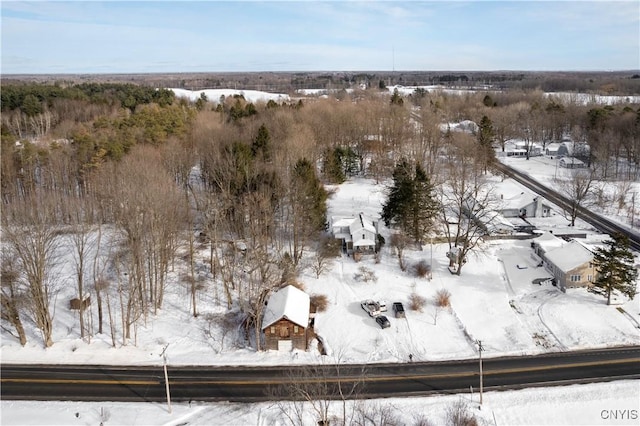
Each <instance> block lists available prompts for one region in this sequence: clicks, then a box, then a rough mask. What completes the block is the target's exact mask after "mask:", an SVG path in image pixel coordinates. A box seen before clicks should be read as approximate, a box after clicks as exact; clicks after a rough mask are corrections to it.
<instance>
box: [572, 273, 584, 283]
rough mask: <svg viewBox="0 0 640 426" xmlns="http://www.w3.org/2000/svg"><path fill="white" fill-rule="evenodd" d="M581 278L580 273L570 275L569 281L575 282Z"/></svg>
mask: <svg viewBox="0 0 640 426" xmlns="http://www.w3.org/2000/svg"><path fill="white" fill-rule="evenodd" d="M581 280H582V276H580V275H571V282H573V283H577V282H580V281H581Z"/></svg>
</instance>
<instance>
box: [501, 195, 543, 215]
mask: <svg viewBox="0 0 640 426" xmlns="http://www.w3.org/2000/svg"><path fill="white" fill-rule="evenodd" d="M501 198H502V200H501V201H502V209H501V213H502V215H503V216H504V217H521V218H527V217H549V216H551V207H550V206H549V205H548V204H547V203H545V202H544V199H542V198H541V197H540V196H535V195H533V194H531V193H529V192H521V193H520V194H517V195H514V196H511V197H504V196H501Z"/></svg>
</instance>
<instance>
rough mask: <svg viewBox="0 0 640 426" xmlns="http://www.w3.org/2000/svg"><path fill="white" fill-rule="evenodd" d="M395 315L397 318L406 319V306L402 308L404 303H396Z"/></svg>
mask: <svg viewBox="0 0 640 426" xmlns="http://www.w3.org/2000/svg"><path fill="white" fill-rule="evenodd" d="M393 313H394V314H395V316H396V318H404V317H405V313H404V306H402V303H400V302H394V304H393Z"/></svg>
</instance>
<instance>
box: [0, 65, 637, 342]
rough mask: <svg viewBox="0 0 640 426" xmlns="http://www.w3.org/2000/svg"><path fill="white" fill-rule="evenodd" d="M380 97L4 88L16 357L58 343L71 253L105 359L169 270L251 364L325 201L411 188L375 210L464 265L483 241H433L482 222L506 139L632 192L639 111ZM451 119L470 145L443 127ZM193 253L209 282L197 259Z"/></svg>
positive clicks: (7, 312)
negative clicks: (199, 274) (266, 316)
mask: <svg viewBox="0 0 640 426" xmlns="http://www.w3.org/2000/svg"><path fill="white" fill-rule="evenodd" d="M445 77H446V76H445ZM447 78H448V77H447ZM376 79H377V77H375V76H374V77H373V80H376ZM381 80H384V79H381ZM445 80H446V78H445ZM632 80H633V81H638V80H639V79H632V78H631V77H625V78H624V79H621V80H618V84H617V85H616V86H615V88H616V90H609V91H608V92H607V93H613V92H615V91H618V90H619V89H621V88H624V87H627V86H626V85H627V84H628V82H629V81H632ZM515 81H518V80H517V79H515ZM525 81H529V80H525ZM382 83H384V81H382ZM407 83H408V82H407ZM547 84H551V85H552V84H554V83H553V80H551V81H549V82H547ZM384 85H385V84H379V83H378V81H375V84H372V87H370V88H364V89H356V90H353V91H349V92H347V91H338V92H336V93H335V95H333V96H328V97H304V98H303V97H300V98H293V97H292V99H291V101H287V102H285V103H276V102H273V101H269V102H266V103H263V102H256V103H252V102H251V101H250V100H247V99H245V98H244V97H243V96H233V97H228V98H222V99H211V100H209V99H206V98H201V99H199V100H198V101H197V102H189V101H187V100H185V99H181V98H176V97H175V96H174V94H173V92H172V91H170V90H166V89H159V90H158V89H156V88H155V87H153V86H149V85H144V84H134V83H124V82H79V83H72V82H65V83H61V82H59V81H54V82H48V83H35V82H32V81H31V82H24V81H22V82H20V81H17V80H8V81H3V84H2V99H1V102H2V105H1V108H2V146H1V148H2V158H1V161H2V165H1V167H2V169H1V177H0V178H1V184H2V187H1V192H2V235H3V239H2V240H3V241H2V327H3V329H4V330H5V331H7V332H9V333H11V334H12V335H14V336H16V338H17V339H19V340H20V341H21V343H22V344H24V343H25V342H26V339H27V336H26V333H25V331H24V323H23V322H24V321H25V319H27V318H28V319H29V320H30V321H32V322H33V323H34V324H35V325H36V327H37V328H38V329H39V330H40V331H41V333H42V338H43V343H44V345H45V346H50V345H52V344H53V343H54V342H53V339H52V330H53V327H54V319H53V316H54V310H53V306H52V304H53V300H54V298H55V294H56V292H58V291H60V288H59V287H58V281H57V280H56V278H55V277H54V276H52V274H51V270H52V268H53V264H54V263H55V257H56V253H57V251H58V250H59V247H60V240H61V238H67V239H68V244H67V246H70V247H73V249H72V250H73V252H74V259H75V265H74V269H75V278H74V282H75V286H74V293H75V295H76V297H77V299H78V300H80V301H84V300H85V299H86V298H87V297H89V296H90V297H91V300H95V302H96V303H97V307H98V308H97V314H96V315H97V317H96V318H95V319H94V320H92V321H91V322H90V323H91V324H95V326H89V325H88V324H89V322H88V321H87V318H85V316H84V315H83V314H82V310H80V312H81V313H80V315H79V321H80V330H81V334H82V337H83V338H87V339H90V337H91V335H92V334H94V333H109V334H110V335H111V337H112V340H113V344H114V346H115V345H116V344H118V343H117V342H119V343H120V344H123V345H124V344H127V343H128V342H130V341H131V339H132V335H133V333H132V327H133V328H135V327H136V324H138V323H139V322H140V321H143V320H144V319H146V318H147V317H148V316H149V315H153V314H154V313H155V312H157V311H158V309H161V308H162V306H163V301H164V295H165V290H166V286H167V285H168V280H167V276H168V273H169V271H171V270H172V269H173V267H174V266H175V263H176V262H183V263H184V264H186V265H187V270H188V271H189V272H188V273H186V274H185V275H184V276H183V277H182V278H181V283H180V285H184V286H185V287H186V288H187V289H188V291H189V294H190V295H191V298H190V300H189V301H188V302H185V303H189V306H190V308H189V309H191V310H192V313H193V315H194V316H198V313H199V309H198V306H197V297H196V295H197V293H198V292H202V291H210V292H213V293H215V294H216V300H219V303H220V304H221V305H224V306H226V308H227V309H228V310H229V311H230V312H231V311H234V312H240V313H241V318H242V321H243V323H244V324H246V326H247V329H248V330H253V331H254V332H255V333H256V342H257V343H256V344H257V345H258V349H260V338H259V331H260V329H261V327H260V321H261V316H262V309H263V307H264V300H265V297H266V295H267V294H268V291H269V290H270V289H272V288H275V287H277V286H279V285H281V284H282V283H285V282H293V281H295V277H296V274H297V272H298V271H299V269H300V268H301V267H303V265H304V261H303V260H304V259H305V257H308V256H319V255H320V254H323V253H328V251H327V250H325V247H324V245H325V244H326V240H325V239H323V238H322V236H323V234H324V232H325V228H326V222H327V217H326V209H327V208H326V202H327V199H328V197H329V196H330V193H329V192H328V191H327V189H326V184H339V183H342V182H344V181H345V180H346V179H349V178H350V177H352V176H364V177H368V178H371V179H375V180H376V181H377V182H380V183H388V182H389V181H390V180H392V179H393V181H394V182H395V184H396V185H400V184H404V183H406V184H407V185H409V186H410V187H411V188H414V189H415V188H422V189H423V192H421V193H420V192H418V193H416V194H417V195H416V197H415V199H416V200H419V201H416V203H418V202H419V203H421V204H419V206H428V207H429V208H428V209H426V211H428V212H429V214H428V215H424V214H417V213H416V207H415V206H417V205H418V204H413V205H407V207H406V209H404V210H402V211H401V210H398V209H395V210H394V209H390V208H388V207H387V210H386V211H385V215H386V216H385V220H387V219H388V222H389V224H390V225H391V226H394V228H397V233H398V235H404V236H406V237H409V238H410V239H411V240H413V241H418V242H419V241H421V240H422V239H423V238H424V237H425V236H426V235H428V234H429V233H432V232H438V233H440V234H441V235H443V236H444V237H446V238H447V239H448V241H449V243H450V244H451V245H452V246H456V247H458V246H460V247H462V251H461V253H460V256H461V258H463V257H464V255H465V254H466V252H467V251H469V250H473V249H474V247H475V246H476V245H477V244H479V243H480V241H481V238H482V236H483V235H484V234H483V233H482V232H481V231H482V229H481V227H479V226H478V225H477V223H475V222H474V221H467V222H468V223H467V228H465V227H463V226H458V227H457V228H456V229H455V230H454V229H449V228H448V227H447V226H446V225H445V226H443V225H442V224H446V223H448V221H447V220H446V214H447V213H446V212H452V211H454V212H458V213H459V214H460V217H459V218H458V223H463V222H464V219H463V217H462V216H463V213H464V211H465V209H468V200H469V199H471V198H473V199H474V200H478V201H480V202H479V203H478V206H479V207H478V208H479V209H481V210H478V211H476V212H475V213H474V216H475V217H480V216H481V215H482V214H486V213H487V212H488V209H489V208H490V206H491V200H489V199H488V194H489V191H487V190H486V189H487V188H486V185H487V184H486V180H484V179H483V176H485V175H486V174H487V173H490V172H491V165H492V163H493V161H495V153H496V151H498V152H500V151H501V150H504V147H505V143H506V142H507V141H508V140H510V139H514V138H518V139H521V140H524V141H526V142H527V146H530V145H532V144H533V142H536V143H540V144H542V145H543V146H546V145H547V144H549V143H552V142H559V141H561V140H563V139H564V138H570V139H571V140H572V141H574V143H576V144H578V145H582V146H588V149H585V150H582V151H580V152H581V153H582V155H583V157H584V160H585V162H586V163H587V164H588V170H589V173H591V174H592V176H594V177H595V178H597V179H601V180H615V181H616V182H620V187H621V188H622V189H621V190H622V191H623V190H624V188H625V187H626V190H627V191H628V190H629V182H631V181H635V180H638V179H639V177H640V157H639V156H640V105H638V104H633V103H629V102H620V103H615V104H610V105H605V104H596V103H588V102H587V103H585V102H583V101H581V100H580V99H579V98H578V97H575V98H566V97H556V96H553V95H547V94H545V93H544V92H543V91H541V90H540V87H543V86H544V85H540V84H538V85H536V87H535V88H529V87H524V86H525V85H522V86H521V87H517V88H512V89H510V90H491V91H469V92H466V93H464V94H449V93H447V92H445V91H441V90H436V91H432V92H429V91H426V90H416V91H415V92H413V93H412V94H411V95H409V96H402V95H400V94H399V93H398V92H395V93H393V94H390V93H389V91H388V90H382V89H381V87H382V86H384ZM183 86H186V85H183ZM563 87H566V86H563ZM629 87H632V86H629ZM574 88H579V85H578V86H575V87H574ZM567 99H571V100H567ZM463 120H470V121H473V122H475V123H477V124H478V127H477V130H474V131H473V132H456V131H451V130H450V129H448V126H447V125H446V124H447V123H458V122H461V121H463ZM443 125H444V126H443ZM425 191H426V192H425ZM438 194H440V195H438ZM404 201H406V199H405V200H404ZM601 201H602V202H606V200H601ZM394 205H395V204H394ZM423 210H424V209H421V211H423ZM398 241H399V239H395V243H397V242H398ZM239 242H241V244H240V243H239ZM203 245H206V246H207V247H208V248H209V256H208V259H207V262H206V267H207V268H208V271H209V273H210V279H209V281H208V282H205V283H203V282H200V281H198V279H197V278H196V273H195V270H196V267H197V266H198V265H197V263H198V262H199V261H198V259H196V256H195V255H194V253H195V251H196V247H198V246H203ZM96 247H98V248H96ZM105 247H109V249H106V248H105ZM98 251H100V252H101V253H103V254H100V256H98V254H96V253H97V252H98ZM104 253H106V254H104ZM184 253H186V255H185V254H184ZM461 264H462V262H460V265H461ZM460 267H461V266H460ZM458 273H460V271H458ZM125 277H126V278H125ZM114 318H117V320H116V319H114Z"/></svg>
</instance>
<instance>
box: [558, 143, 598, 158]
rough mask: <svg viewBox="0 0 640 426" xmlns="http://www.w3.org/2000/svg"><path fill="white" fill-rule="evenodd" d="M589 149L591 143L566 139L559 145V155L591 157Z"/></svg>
mask: <svg viewBox="0 0 640 426" xmlns="http://www.w3.org/2000/svg"><path fill="white" fill-rule="evenodd" d="M589 151H590V148H589V145H587V144H586V143H578V142H571V141H570V140H566V139H565V140H563V141H562V143H560V146H558V156H559V157H578V158H583V159H584V158H587V157H589Z"/></svg>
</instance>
